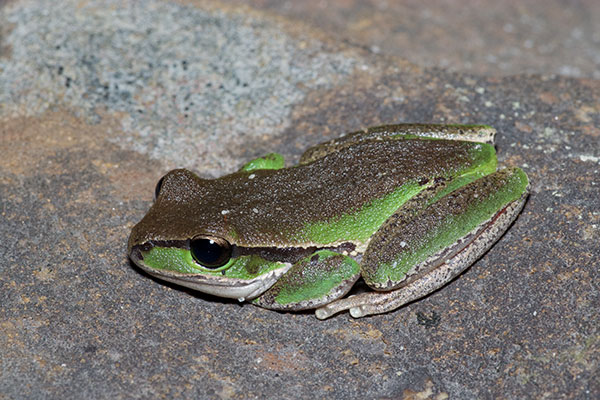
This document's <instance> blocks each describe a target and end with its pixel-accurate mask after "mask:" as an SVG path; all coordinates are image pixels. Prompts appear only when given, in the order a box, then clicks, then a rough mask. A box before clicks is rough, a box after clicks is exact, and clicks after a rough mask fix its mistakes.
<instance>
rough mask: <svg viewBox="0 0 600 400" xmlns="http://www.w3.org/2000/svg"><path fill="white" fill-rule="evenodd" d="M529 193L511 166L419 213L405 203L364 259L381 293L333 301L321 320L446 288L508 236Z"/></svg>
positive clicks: (377, 309)
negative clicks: (337, 314) (501, 238)
mask: <svg viewBox="0 0 600 400" xmlns="http://www.w3.org/2000/svg"><path fill="white" fill-rule="evenodd" d="M527 191H528V180H527V176H526V175H525V173H524V172H523V171H521V170H520V169H518V168H508V169H504V170H500V171H497V172H495V173H492V174H490V175H487V176H485V177H483V178H481V179H478V180H475V181H473V182H471V183H469V184H467V185H465V186H462V187H461V188H459V189H456V190H455V191H453V192H451V193H449V194H447V195H445V196H444V197H442V198H441V199H440V200H438V201H436V202H434V203H432V204H430V205H428V206H426V207H424V208H423V209H422V210H419V211H418V212H416V213H406V212H405V211H404V210H402V207H401V208H400V209H399V210H398V212H397V213H396V214H394V215H392V216H391V217H390V218H389V219H388V220H387V221H386V223H385V224H384V225H383V226H382V227H381V228H380V230H379V231H378V232H377V233H376V234H375V235H374V236H373V238H372V240H371V243H370V244H369V248H368V249H367V251H366V253H365V255H364V256H363V260H362V266H361V273H362V276H363V278H364V280H365V282H366V283H367V284H368V285H369V286H371V287H372V288H374V289H375V290H380V292H370V293H363V294H359V295H356V296H352V297H349V298H346V299H341V300H338V301H335V302H333V303H330V304H327V305H326V306H324V307H322V308H319V309H318V310H316V316H317V318H319V319H324V318H328V317H330V316H332V315H333V314H336V313H338V312H340V311H343V310H350V314H351V315H352V316H353V317H355V318H358V317H363V316H366V315H371V314H380V313H384V312H388V311H391V310H394V309H396V308H398V307H400V306H402V305H404V304H406V303H408V302H411V301H413V300H416V299H418V298H420V297H423V296H425V295H427V294H428V293H431V292H433V291H434V290H437V289H439V288H440V287H442V286H444V285H445V284H446V283H448V282H449V281H450V280H452V279H453V278H454V277H456V276H457V275H459V274H460V273H461V272H462V271H464V270H465V269H466V268H467V267H469V266H470V265H471V264H472V263H474V262H475V261H476V260H477V259H478V258H479V257H481V255H483V254H484V253H485V252H486V251H487V249H489V248H490V247H491V246H492V245H493V244H494V242H496V241H497V240H498V239H499V238H500V236H502V234H503V233H504V231H505V230H506V229H507V228H508V227H509V226H510V224H511V223H512V221H514V219H515V218H516V217H517V215H518V214H519V212H520V211H521V209H522V207H523V205H524V204H525V201H526V198H527ZM407 216H408V218H407Z"/></svg>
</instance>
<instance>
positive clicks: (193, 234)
mask: <svg viewBox="0 0 600 400" xmlns="http://www.w3.org/2000/svg"><path fill="white" fill-rule="evenodd" d="M217 181H221V182H219V183H218V184H215V182H217ZM226 186H227V185H226V184H223V182H222V179H219V180H204V179H201V178H199V177H198V176H197V175H195V174H193V173H192V172H190V171H188V170H185V169H178V170H173V171H171V172H169V173H167V174H166V175H165V176H164V177H163V178H162V179H161V180H160V181H159V182H158V184H157V185H156V192H155V201H154V204H153V205H152V207H151V208H150V210H149V211H148V213H147V214H146V215H145V216H144V218H143V219H142V220H141V221H140V222H139V223H138V224H137V225H136V226H135V227H134V228H133V230H132V232H131V235H130V237H129V243H128V253H129V257H130V258H131V259H132V260H133V262H134V263H135V264H137V265H138V266H139V267H140V268H142V269H143V270H144V271H146V272H148V273H149V274H151V275H153V276H156V277H158V278H160V279H163V280H166V281H169V282H174V283H177V284H179V285H182V286H186V287H190V288H192V289H195V290H198V291H201V292H204V293H208V294H213V295H216V296H220V297H228V298H236V299H239V300H240V301H241V300H244V299H253V298H255V297H257V296H259V295H260V294H262V293H263V292H264V291H266V290H267V289H268V288H269V287H271V286H272V285H273V284H274V283H275V282H276V281H277V280H278V279H279V277H280V276H281V275H282V274H284V273H285V272H286V271H287V270H288V269H289V268H290V266H291V264H290V263H289V262H288V261H287V260H286V259H282V258H278V257H277V254H276V253H277V252H276V251H274V250H273V249H271V251H270V252H269V251H265V249H264V248H262V250H261V251H252V246H248V243H244V244H243V245H241V246H240V243H238V238H237V237H236V234H235V230H234V229H231V224H229V223H228V221H227V214H228V212H227V206H225V204H227V202H231V199H228V196H227V193H226V192H227V190H226V189H227V188H226ZM222 204H223V206H221V205H222Z"/></svg>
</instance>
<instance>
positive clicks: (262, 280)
mask: <svg viewBox="0 0 600 400" xmlns="http://www.w3.org/2000/svg"><path fill="white" fill-rule="evenodd" d="M130 258H131V260H132V261H133V262H134V263H135V264H136V265H137V266H138V267H140V268H141V269H143V270H144V271H145V272H147V273H148V274H150V275H152V276H154V277H156V278H159V279H162V280H164V281H167V282H171V283H175V284H177V285H181V286H185V287H188V288H190V289H194V290H197V291H199V292H202V293H207V294H211V295H213V296H218V297H226V298H230V299H238V300H239V301H240V302H241V301H245V300H252V299H254V298H256V297H258V296H260V295H261V294H263V293H264V292H265V291H267V290H268V289H269V288H270V287H271V286H273V285H274V284H275V282H277V280H279V278H280V277H281V275H283V274H285V273H286V272H287V271H288V270H289V269H290V268H291V266H292V264H290V263H283V264H282V266H281V267H279V268H276V269H274V270H272V271H270V272H268V273H266V274H263V275H261V276H258V277H256V278H254V279H239V278H223V277H220V276H212V275H204V274H185V273H181V272H176V271H168V270H157V269H155V268H151V267H149V266H147V265H146V263H144V259H143V256H142V254H141V252H140V249H139V248H134V249H133V250H132V252H131V254H130Z"/></svg>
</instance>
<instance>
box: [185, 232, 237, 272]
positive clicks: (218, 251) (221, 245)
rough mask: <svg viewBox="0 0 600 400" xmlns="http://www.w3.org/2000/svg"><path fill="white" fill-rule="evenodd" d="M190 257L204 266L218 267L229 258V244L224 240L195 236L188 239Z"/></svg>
mask: <svg viewBox="0 0 600 400" xmlns="http://www.w3.org/2000/svg"><path fill="white" fill-rule="evenodd" d="M190 251H191V252H192V257H194V259H195V260H196V261H197V262H198V263H199V264H201V265H202V266H204V267H207V268H218V267H221V266H223V265H225V264H227V261H229V259H230V258H231V246H230V245H229V243H227V242H226V241H224V240H217V239H210V238H196V239H192V240H191V241H190Z"/></svg>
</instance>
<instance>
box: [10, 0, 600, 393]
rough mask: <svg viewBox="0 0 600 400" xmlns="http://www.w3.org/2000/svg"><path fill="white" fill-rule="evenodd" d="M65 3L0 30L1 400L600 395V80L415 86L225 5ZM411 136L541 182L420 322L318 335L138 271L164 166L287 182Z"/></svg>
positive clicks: (335, 322) (396, 62) (29, 7)
mask: <svg viewBox="0 0 600 400" xmlns="http://www.w3.org/2000/svg"><path fill="white" fill-rule="evenodd" d="M0 4H1V3H0ZM53 4H54V3H53V2H50V1H47V2H44V1H24V0H22V1H17V0H14V1H10V2H4V3H3V6H2V8H1V9H0V139H1V140H0V154H1V155H2V156H1V157H0V237H2V240H1V241H0V273H1V278H0V399H12V398H28V399H29V398H33V399H42V398H44V399H45V398H56V399H64V398H173V397H189V398H240V399H241V398H299V397H300V398H349V399H351V398H390V399H391V398H394V399H395V398H415V399H416V398H436V399H443V398H509V399H517V398H542V397H547V398H578V399H579V398H581V399H586V398H589V399H592V398H596V397H598V396H599V395H600V383H599V381H598V375H599V369H598V368H599V367H598V364H599V361H600V333H599V328H598V327H599V326H600V320H599V311H598V310H599V308H600V296H599V292H598V282H599V275H600V274H599V272H598V254H600V244H599V243H600V209H599V204H600V203H599V198H600V172H599V171H600V144H599V143H600V142H599V141H600V129H599V128H598V125H599V124H600V83H599V82H598V81H596V80H589V79H588V80H585V79H579V80H578V79H574V78H565V77H561V76H535V75H532V76H520V75H518V76H508V77H494V76H489V77H480V76H475V75H469V74H466V73H451V72H448V71H446V70H444V69H439V68H432V69H422V68H419V67H417V66H415V65H412V64H409V63H407V62H406V61H403V60H401V59H399V58H393V57H391V56H389V55H377V54H374V53H373V52H372V51H371V50H369V49H365V48H364V47H363V46H354V45H352V44H349V43H348V42H346V41H343V40H338V39H331V38H329V37H328V34H327V33H324V32H323V31H318V30H316V29H314V28H312V29H311V28H310V25H305V24H300V23H296V22H295V21H294V20H286V19H283V18H282V17H279V16H276V15H275V14H274V13H272V12H271V11H259V10H256V9H251V8H247V7H243V6H235V5H231V4H229V3H219V2H205V1H180V2H176V3H167V2H162V1H148V2H134V1H130V2H125V5H122V4H123V2H117V1H96V2H78V1H65V2H63V5H62V6H61V7H60V9H59V8H53V7H51V5H53ZM382 28H383V27H382ZM350 42H352V41H350ZM404 121H420V122H448V123H487V124H490V125H493V126H495V127H496V128H498V131H499V135H498V141H497V142H498V144H497V148H498V155H499V157H500V162H501V163H502V164H504V165H518V166H522V167H523V168H524V169H525V170H526V171H527V173H528V174H529V176H530V178H531V181H532V183H533V185H532V193H531V196H530V199H529V202H528V203H527V204H526V206H525V209H524V211H523V213H522V215H521V216H520V218H519V219H517V221H516V222H515V224H514V225H513V227H512V228H511V229H510V230H509V231H508V233H507V234H506V235H505V236H504V237H503V238H502V239H501V240H500V242H499V243H498V244H497V245H496V246H495V247H493V248H492V249H491V250H490V251H489V252H488V253H487V254H486V255H485V256H484V257H483V258H482V259H481V260H479V261H478V262H477V263H476V264H475V265H474V266H473V267H472V268H470V269H469V270H468V271H467V272H466V273H464V274H463V275H461V276H460V277H459V278H458V279H456V280H455V281H453V282H452V283H451V284H449V285H448V286H446V287H445V288H443V289H441V290H439V291H438V292H436V293H434V294H432V295H430V296H428V297H426V298H425V299H423V300H421V301H418V302H415V303H413V304H410V305H408V306H407V307H404V308H402V309H400V310H397V311H396V312H393V313H390V314H386V315H381V316H375V317H371V318H366V319H362V320H352V319H351V318H350V317H349V316H348V315H339V316H337V317H336V318H333V319H331V320H327V321H318V320H317V319H316V318H315V317H314V316H313V315H312V314H310V313H300V314H284V313H277V312H273V311H267V310H263V309H260V308H258V307H253V306H251V305H243V306H242V305H239V304H237V303H235V302H230V301H223V300H219V299H216V298H212V297H209V296H204V295H199V294H196V293H193V292H190V291H186V290H182V289H180V288H178V287H175V286H171V285H165V284H162V283H159V282H158V281H155V280H153V279H151V278H149V277H148V276H146V275H144V274H143V273H141V272H140V271H139V270H138V269H136V268H134V267H133V266H132V265H131V264H130V263H129V261H128V260H127V258H126V254H125V247H126V239H127V236H128V233H129V229H130V228H131V227H132V226H133V224H134V223H135V222H137V221H138V220H139V219H140V218H141V216H142V215H143V214H144V213H145V211H146V210H147V208H148V207H149V205H150V202H151V200H152V193H153V190H154V185H155V183H156V181H157V180H158V179H159V178H160V176H162V174H164V173H165V172H166V171H167V170H168V169H170V168H173V167H175V166H186V167H189V168H192V169H194V170H196V171H198V172H199V173H200V174H202V175H203V176H217V175H220V174H222V173H225V172H229V171H233V170H235V169H236V168H238V167H239V166H240V165H241V164H243V163H244V162H245V161H247V160H248V159H250V158H251V157H253V156H256V155H259V154H263V153H267V152H271V151H279V152H281V153H283V154H284V155H285V156H286V158H287V159H288V160H289V161H290V162H293V161H295V160H297V157H298V156H299V154H300V153H301V152H302V150H303V149H304V148H305V147H306V146H308V145H310V144H314V143H318V142H320V141H323V140H324V139H327V138H332V137H335V136H338V135H340V134H342V133H344V132H347V131H352V130H356V129H359V128H362V127H366V126H369V125H375V124H379V123H391V122H404Z"/></svg>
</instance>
